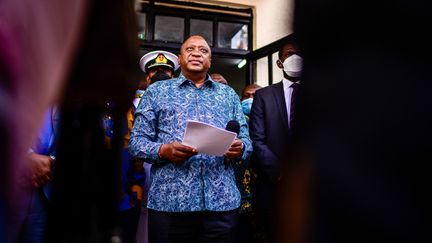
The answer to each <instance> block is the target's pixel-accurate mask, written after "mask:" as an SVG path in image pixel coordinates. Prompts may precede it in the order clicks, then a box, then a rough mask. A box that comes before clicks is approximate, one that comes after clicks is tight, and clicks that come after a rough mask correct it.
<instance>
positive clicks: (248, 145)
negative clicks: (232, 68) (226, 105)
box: [232, 92, 252, 161]
mask: <svg viewBox="0 0 432 243" xmlns="http://www.w3.org/2000/svg"><path fill="white" fill-rule="evenodd" d="M233 93H234V92H233ZM232 97H233V103H234V117H235V120H236V121H238V122H239V124H240V134H239V136H238V137H239V139H241V140H242V142H243V144H244V150H243V155H242V160H244V161H245V160H246V159H248V158H249V157H250V155H251V154H252V141H251V140H250V137H249V127H248V125H247V122H246V118H245V116H244V113H243V109H242V107H241V103H240V99H239V97H238V95H237V94H235V93H234V94H233V95H232Z"/></svg>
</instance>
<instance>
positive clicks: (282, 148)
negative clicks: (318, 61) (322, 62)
mask: <svg viewBox="0 0 432 243" xmlns="http://www.w3.org/2000/svg"><path fill="white" fill-rule="evenodd" d="M291 37H292V38H291V39H289V40H288V41H287V42H286V43H285V44H284V45H283V46H282V47H281V48H280V49H279V52H278V55H279V59H278V60H277V61H276V64H277V66H278V67H279V68H280V69H281V71H282V72H283V80H282V81H281V82H279V83H276V84H273V85H270V86H268V87H265V88H262V89H260V90H257V91H256V93H255V96H254V100H253V105H252V110H251V114H250V134H251V139H252V142H253V145H254V152H253V159H252V162H253V166H252V167H253V168H254V169H255V171H256V173H257V178H256V181H255V192H254V195H253V196H254V198H255V200H254V206H255V207H256V211H257V213H258V216H259V220H258V223H259V225H260V228H262V229H263V230H264V234H265V238H266V240H267V241H269V242H274V241H275V229H276V227H277V224H276V218H277V211H278V210H277V203H278V198H279V193H278V189H279V186H280V180H281V178H282V165H283V163H289V161H284V159H285V154H286V152H287V146H288V145H289V143H290V142H291V140H292V128H293V126H294V122H293V121H294V114H295V112H294V110H295V108H296V104H295V101H296V96H297V92H298V88H299V85H300V84H299V83H300V78H301V73H302V57H301V56H300V50H299V47H298V45H297V43H296V42H295V39H294V36H293V35H291Z"/></svg>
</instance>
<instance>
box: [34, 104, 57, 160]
mask: <svg viewBox="0 0 432 243" xmlns="http://www.w3.org/2000/svg"><path fill="white" fill-rule="evenodd" d="M53 111H54V108H49V110H48V112H46V113H45V117H44V120H43V124H42V127H41V129H40V130H39V133H38V135H37V137H36V141H35V142H34V143H33V146H32V149H33V150H34V152H36V153H38V154H43V155H54V156H55V152H56V151H55V147H54V138H55V136H54V122H53V119H54V113H53Z"/></svg>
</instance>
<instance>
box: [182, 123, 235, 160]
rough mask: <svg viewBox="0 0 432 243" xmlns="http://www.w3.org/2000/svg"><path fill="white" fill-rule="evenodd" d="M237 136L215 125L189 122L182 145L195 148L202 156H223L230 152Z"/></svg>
mask: <svg viewBox="0 0 432 243" xmlns="http://www.w3.org/2000/svg"><path fill="white" fill-rule="evenodd" d="M236 137H237V134H236V133H234V132H230V131H227V130H224V129H221V128H218V127H215V126H213V125H210V124H207V123H203V122H199V121H192V120H188V121H187V126H186V131H185V134H184V136H183V141H182V143H183V144H184V145H187V146H190V147H192V148H195V149H196V150H197V151H198V153H200V154H208V155H215V156H222V155H224V154H225V153H226V151H228V149H229V148H230V146H231V144H232V143H233V142H234V139H235V138H236Z"/></svg>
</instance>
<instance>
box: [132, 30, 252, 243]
mask: <svg viewBox="0 0 432 243" xmlns="http://www.w3.org/2000/svg"><path fill="white" fill-rule="evenodd" d="M179 63H180V66H181V74H180V76H179V77H178V78H176V79H172V80H170V81H169V82H167V81H163V82H157V83H154V84H152V85H150V87H149V88H148V89H147V91H146V92H145V93H144V96H143V98H142V100H141V102H140V104H139V106H138V109H137V111H136V113H135V123H134V127H133V129H132V135H131V139H130V143H129V150H130V152H131V154H132V155H133V156H135V157H138V158H140V159H143V160H145V161H147V162H149V163H152V164H153V166H152V183H151V187H150V192H149V199H148V205H147V207H148V208H149V242H210V241H212V242H231V241H232V240H233V239H234V238H233V237H234V233H235V227H236V225H237V209H238V207H239V206H240V193H239V191H238V189H237V186H236V183H235V178H234V174H233V170H232V167H227V168H226V169H225V164H224V157H222V156H209V155H205V154H198V155H197V151H196V149H194V148H191V147H189V146H186V145H183V144H181V143H180V142H179V141H182V137H183V134H184V131H185V128H186V124H187V120H188V119H199V120H200V121H202V122H206V123H210V124H212V125H215V126H217V127H222V128H224V127H225V126H226V124H227V123H228V121H231V120H236V121H237V122H238V123H239V124H240V134H239V138H237V139H235V140H234V142H233V143H232V144H231V147H230V148H229V149H228V151H227V152H226V153H225V155H224V156H225V157H226V158H228V159H240V158H243V159H244V158H246V157H248V156H249V154H250V152H251V149H252V146H251V143H250V140H249V136H248V131H247V125H246V121H245V119H244V115H243V113H242V112H241V105H240V100H239V98H238V96H237V95H236V94H235V92H234V90H233V89H232V88H230V87H229V86H227V85H222V84H220V83H217V82H213V81H212V80H211V79H210V76H209V75H208V74H207V72H208V70H209V68H210V65H211V49H210V47H209V45H208V44H207V42H206V41H205V40H204V38H203V37H201V36H191V37H189V38H188V39H187V40H186V41H185V42H184V43H183V45H182V46H181V50H180V55H179Z"/></svg>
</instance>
